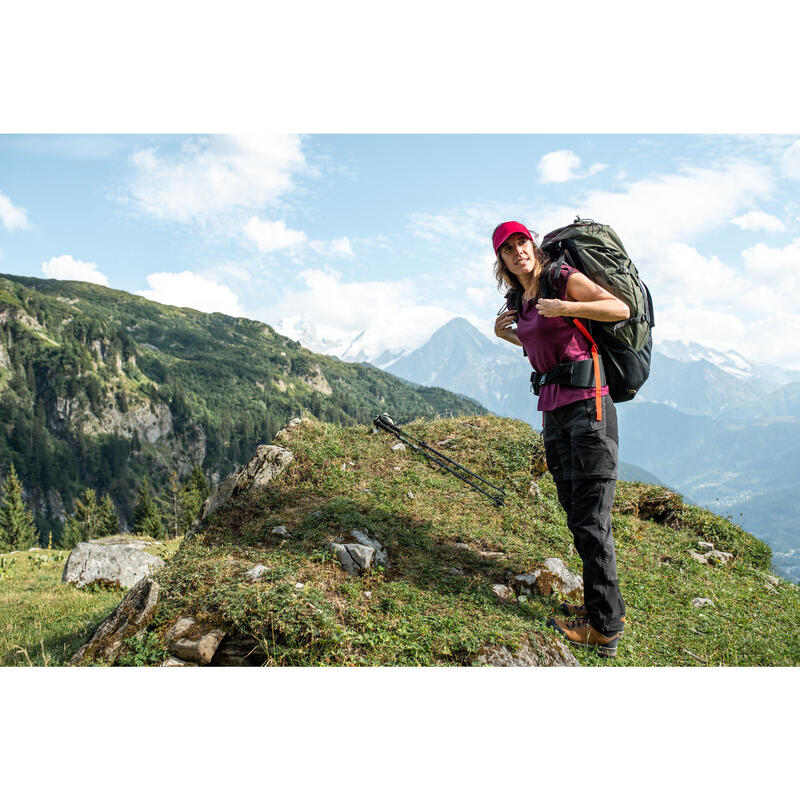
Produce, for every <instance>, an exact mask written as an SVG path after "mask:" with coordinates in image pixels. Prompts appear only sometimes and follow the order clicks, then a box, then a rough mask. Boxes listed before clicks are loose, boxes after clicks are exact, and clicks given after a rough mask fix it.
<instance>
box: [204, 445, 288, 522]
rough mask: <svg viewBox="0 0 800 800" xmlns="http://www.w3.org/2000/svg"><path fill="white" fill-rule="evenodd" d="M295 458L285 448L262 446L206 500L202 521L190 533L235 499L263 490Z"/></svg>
mask: <svg viewBox="0 0 800 800" xmlns="http://www.w3.org/2000/svg"><path fill="white" fill-rule="evenodd" d="M293 458H294V456H293V455H292V451H291V450H287V449H286V448H285V447H278V446H277V445H266V444H262V445H259V446H258V447H257V448H256V452H255V455H254V456H253V457H252V458H251V459H250V461H249V462H248V463H247V464H245V465H244V466H243V467H242V468H241V469H240V470H239V471H238V472H234V473H233V474H232V475H228V477H227V478H225V480H224V481H222V483H220V484H219V486H217V488H216V489H215V490H214V491H213V492H212V493H211V495H210V496H209V497H208V498H207V499H206V501H205V503H204V504H203V510H202V511H201V512H200V517H199V519H196V520H195V521H194V524H193V525H192V531H191V532H190V533H194V532H196V531H197V529H198V528H199V527H200V523H201V522H202V521H203V520H204V519H206V517H208V516H210V515H211V514H213V513H214V512H215V511H216V510H217V509H218V508H220V507H221V506H224V505H225V503H227V502H228V501H229V500H230V499H231V498H232V497H234V496H235V495H238V494H242V493H244V492H250V491H256V490H258V489H263V488H264V487H265V486H267V485H268V484H269V482H270V481H271V480H273V479H274V478H276V477H277V476H278V475H280V474H281V472H283V471H284V470H285V469H286V467H287V466H288V465H289V464H290V463H291V461H292V459H293Z"/></svg>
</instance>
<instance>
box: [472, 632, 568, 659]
mask: <svg viewBox="0 0 800 800" xmlns="http://www.w3.org/2000/svg"><path fill="white" fill-rule="evenodd" d="M475 661H476V663H477V664H478V665H480V666H489V667H579V666H580V662H579V661H578V659H577V658H575V656H574V655H572V653H571V652H570V650H569V647H568V646H567V645H566V644H565V643H564V642H561V641H558V640H557V639H553V638H551V637H547V636H545V635H544V634H540V633H534V634H531V635H530V637H529V639H528V642H526V643H524V644H523V645H522V646H521V647H520V648H519V649H518V650H513V651H512V650H510V649H509V648H508V647H504V646H502V645H487V646H486V647H484V648H482V649H481V650H480V651H479V652H478V654H477V657H476V659H475Z"/></svg>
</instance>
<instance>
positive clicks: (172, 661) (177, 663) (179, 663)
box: [158, 656, 197, 667]
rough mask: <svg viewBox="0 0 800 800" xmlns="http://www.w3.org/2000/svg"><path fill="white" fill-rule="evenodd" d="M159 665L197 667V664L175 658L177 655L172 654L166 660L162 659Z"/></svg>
mask: <svg viewBox="0 0 800 800" xmlns="http://www.w3.org/2000/svg"><path fill="white" fill-rule="evenodd" d="M158 666H159V667H196V666H197V664H192V663H191V662H189V661H181V660H180V659H179V658H175V656H170V657H169V658H168V659H167V660H166V661H162V662H161V663H160V664H159V665H158Z"/></svg>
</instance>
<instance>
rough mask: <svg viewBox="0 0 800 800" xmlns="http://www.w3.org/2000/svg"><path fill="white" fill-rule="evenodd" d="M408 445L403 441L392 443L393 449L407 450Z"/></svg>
mask: <svg viewBox="0 0 800 800" xmlns="http://www.w3.org/2000/svg"><path fill="white" fill-rule="evenodd" d="M405 449H406V446H405V445H404V444H403V443H402V442H398V443H397V444H394V445H392V450H405Z"/></svg>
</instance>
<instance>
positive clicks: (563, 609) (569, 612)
mask: <svg viewBox="0 0 800 800" xmlns="http://www.w3.org/2000/svg"><path fill="white" fill-rule="evenodd" d="M587 613H588V612H587V611H586V606H584V605H580V606H576V605H573V604H572V603H562V604H561V605H560V606H559V607H558V608H557V609H556V614H563V615H564V616H565V617H585V616H586V614H587Z"/></svg>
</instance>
